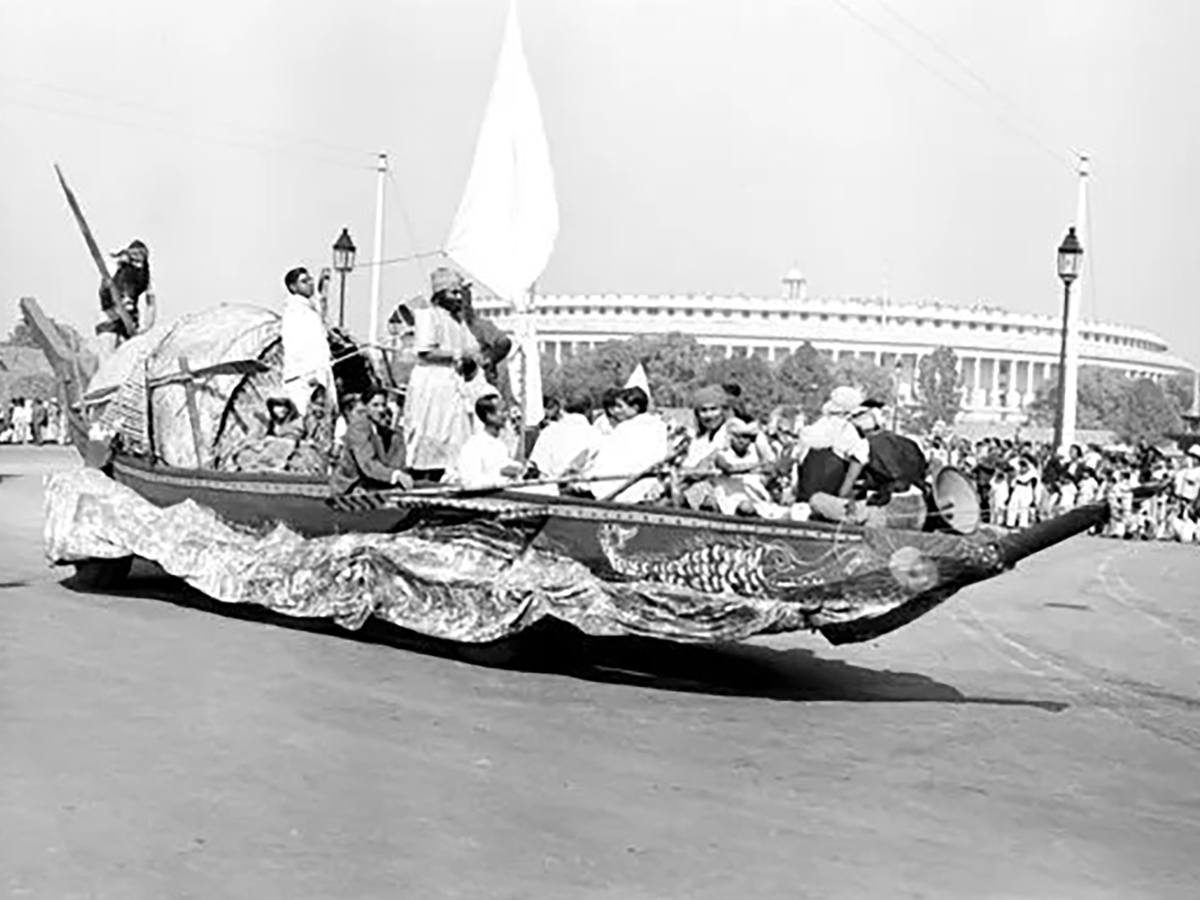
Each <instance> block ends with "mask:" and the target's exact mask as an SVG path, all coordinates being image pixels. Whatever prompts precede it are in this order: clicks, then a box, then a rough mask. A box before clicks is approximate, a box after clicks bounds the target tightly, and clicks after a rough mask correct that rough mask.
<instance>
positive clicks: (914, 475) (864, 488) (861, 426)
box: [851, 400, 928, 515]
mask: <svg viewBox="0 0 1200 900" xmlns="http://www.w3.org/2000/svg"><path fill="white" fill-rule="evenodd" d="M851 422H853V424H854V427H855V428H857V429H858V432H859V434H861V435H862V436H863V437H864V438H866V439H867V444H868V447H869V448H870V455H869V458H868V459H867V463H866V465H865V466H863V468H862V473H861V478H860V480H859V483H858V485H857V487H856V496H858V497H859V498H860V499H862V500H864V501H865V502H866V504H867V506H868V507H879V508H884V509H886V508H887V507H889V506H893V501H895V504H894V508H895V511H896V512H897V514H904V515H909V514H911V511H912V510H913V509H914V504H916V507H915V508H919V509H923V503H924V501H923V499H920V498H923V493H922V488H923V486H924V484H925V476H926V474H927V471H928V463H927V462H926V460H925V454H923V453H922V452H921V448H920V446H918V444H917V442H916V441H914V440H912V439H911V438H906V437H904V436H903V435H899V434H896V433H895V432H894V431H888V430H887V429H886V428H884V416H883V403H882V402H881V401H879V400H867V401H865V402H864V403H863V405H862V407H861V408H860V409H859V410H858V412H856V413H855V414H854V415H853V416H852V417H851Z"/></svg>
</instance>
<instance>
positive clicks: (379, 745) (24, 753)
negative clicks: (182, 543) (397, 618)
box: [0, 448, 1200, 900]
mask: <svg viewBox="0 0 1200 900" xmlns="http://www.w3.org/2000/svg"><path fill="white" fill-rule="evenodd" d="M68 463H69V457H68V456H67V455H65V454H64V453H62V452H60V451H57V450H40V451H39V450H32V449H30V450H20V449H15V448H0V475H5V476H13V477H4V478H3V480H2V481H0V548H2V549H0V896H11V897H45V898H55V900H62V898H70V897H80V898H82V897H89V898H92V897H95V898H114V900H135V898H148V900H149V898H153V900H163V898H175V897H195V898H216V897H221V898H242V897H245V898H256V900H257V898H274V897H279V898H288V900H296V898H338V900H345V898H376V897H379V898H392V897H419V898H435V897H464V898H476V897H478V898H518V897H522V898H523V897H539V898H540V897H546V898H555V900H558V898H574V897H584V898H599V897H603V898H614V900H636V898H660V897H687V898H722V900H727V898H734V897H746V898H751V897H787V898H797V897H821V898H825V897H850V898H866V897H881V898H882V897H886V898H903V897H936V898H941V897H946V898H975V897H987V898H1002V897H1003V898H1018V897H1019V898H1070V900H1082V898H1120V900H1130V898H1173V897H1178V898H1188V900H1194V898H1195V897H1197V896H1200V685H1198V681H1200V679H1198V674H1200V654H1198V650H1200V548H1195V547H1190V548H1189V547H1182V546H1178V545H1152V544H1131V543H1116V542H1105V541H1101V540H1094V539H1076V540H1075V541H1073V542H1070V543H1069V544H1068V545H1064V546H1062V547H1059V548H1055V549H1054V550H1052V551H1050V552H1048V553H1045V554H1043V555H1041V556H1039V557H1037V558H1035V559H1033V560H1029V561H1027V562H1026V564H1025V565H1024V566H1023V567H1022V569H1021V570H1020V571H1019V572H1016V573H1013V574H1012V575H1010V576H1007V577H1006V578H1004V579H1001V580H998V581H993V582H990V583H987V584H984V585H980V586H977V587H975V588H972V589H970V590H968V591H966V592H964V593H963V594H962V595H960V596H959V598H957V599H956V600H954V601H951V603H950V604H948V605H947V606H945V607H943V608H942V609H940V610H938V611H936V612H935V613H933V614H931V615H930V616H928V617H926V618H925V619H922V620H920V621H918V622H916V623H914V624H913V625H911V626H909V627H908V628H906V629H904V630H902V631H900V632H898V633H896V634H894V635H891V636H889V637H888V638H885V639H883V640H881V641H879V642H877V643H875V644H868V645H859V646H852V647H845V648H833V647H830V646H828V645H826V644H825V643H824V642H823V640H822V639H821V638H819V637H817V636H813V635H791V636H786V637H780V638H776V639H770V640H764V641H760V642H756V643H755V644H753V645H742V646H738V647H726V648H715V649H714V648H686V647H682V648H681V647H676V646H673V645H653V644H649V643H645V642H639V641H608V642H598V645H597V644H593V645H592V646H591V647H590V651H591V657H592V660H593V664H592V666H591V667H590V668H588V669H587V670H585V671H583V672H579V673H575V674H562V673H557V674H556V673H547V672H519V671H502V670H497V669H486V668H481V667H477V666H472V665H468V664H466V663H462V662H458V661H454V660H452V659H447V658H444V657H439V656H435V655H431V654H428V653H422V652H419V651H418V650H417V649H415V648H414V647H413V646H412V645H406V644H405V642H404V641H403V640H402V639H401V638H398V637H396V636H395V634H394V633H391V632H387V631H383V630H380V629H374V630H370V631H369V633H368V634H366V635H364V636H360V637H358V638H355V637H350V636H347V635H345V634H344V633H338V632H336V631H333V630H329V629H322V628H319V627H318V628H314V627H313V626H312V625H311V624H308V623H300V624H297V623H291V622H288V621H286V620H279V619H274V618H270V617H264V616H262V615H258V614H256V613H255V612H253V611H252V610H241V609H238V608H234V609H227V608H226V609H218V608H216V607H215V605H214V604H212V603H209V602H206V601H205V599H204V598H202V597H199V596H198V595H196V594H195V593H194V592H191V591H189V590H187V589H186V588H184V587H182V586H181V585H180V584H179V583H177V582H174V581H172V580H170V579H166V578H163V577H161V576H156V575H154V574H153V573H142V574H141V575H140V576H139V577H137V578H136V579H135V580H134V582H133V584H132V586H131V587H130V589H129V590H127V591H125V592H124V593H122V594H119V595H94V594H92V595H89V594H84V593H80V592H77V591H74V590H72V589H71V588H70V586H69V583H68V584H64V583H63V580H64V579H65V577H66V575H67V574H69V573H68V572H64V571H62V570H51V569H48V568H47V567H46V566H45V565H44V563H43V562H42V560H41V555H40V524H41V523H40V499H41V498H40V493H41V482H40V478H39V477H38V473H39V472H40V471H44V470H46V469H48V468H52V467H54V466H55V465H63V464H68Z"/></svg>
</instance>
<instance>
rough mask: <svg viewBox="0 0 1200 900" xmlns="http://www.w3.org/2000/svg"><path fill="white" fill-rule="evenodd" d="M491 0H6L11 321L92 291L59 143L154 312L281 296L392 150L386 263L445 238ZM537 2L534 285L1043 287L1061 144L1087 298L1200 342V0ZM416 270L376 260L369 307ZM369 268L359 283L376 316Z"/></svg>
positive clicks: (1108, 312) (4, 173)
mask: <svg viewBox="0 0 1200 900" xmlns="http://www.w3.org/2000/svg"><path fill="white" fill-rule="evenodd" d="M505 8H506V0H391V2H387V0H342V2H339V3H333V2H329V3H326V2H317V0H309V2H298V0H297V2H289V3H285V2H282V0H238V2H230V0H209V2H205V3H187V4H184V3H179V2H165V0H78V2H65V0H39V2H37V3H31V2H28V0H24V2H17V0H0V303H2V304H3V308H0V327H7V325H8V324H9V322H10V321H11V318H12V315H13V312H12V310H13V308H14V307H15V301H16V300H17V298H18V297H20V296H22V295H26V294H32V295H34V296H37V297H38V298H39V299H40V300H41V301H42V303H43V305H44V306H45V307H46V308H47V310H48V311H49V312H50V313H51V314H52V315H55V316H58V317H60V318H64V319H66V320H68V321H71V322H73V323H75V324H77V325H79V326H83V327H87V328H88V329H89V330H90V326H91V324H93V323H94V321H95V318H96V315H97V311H96V300H95V288H96V277H95V273H94V271H93V269H92V264H91V261H90V260H89V258H88V256H87V253H86V251H85V250H84V246H83V243H82V241H81V240H80V238H79V235H78V233H77V231H76V228H75V225H74V223H73V221H72V220H71V218H70V215H69V213H68V211H67V208H66V205H65V203H64V202H63V200H62V197H61V195H60V193H59V190H58V186H57V183H56V182H55V180H54V177H53V173H52V170H51V167H50V163H51V161H54V160H57V161H58V162H59V163H61V164H62V165H63V167H64V169H65V171H66V173H67V176H68V178H69V180H70V181H71V184H72V186H73V187H74V188H75V190H76V192H77V193H78V195H79V197H80V200H81V202H82V204H83V207H84V211H85V212H86V214H87V215H88V218H89V220H90V222H91V224H92V227H93V228H94V230H95V231H96V233H97V235H98V237H99V239H100V241H101V244H102V246H104V247H105V248H106V249H113V250H115V249H117V248H118V247H119V246H123V245H124V244H125V243H126V242H127V241H128V240H130V239H131V238H133V237H140V238H142V239H143V240H145V241H146V242H147V243H149V245H150V247H151V253H152V264H153V271H154V280H155V284H156V290H157V293H158V295H159V297H160V301H161V303H162V305H163V309H164V313H163V314H164V315H166V316H173V314H176V313H179V312H184V311H194V310H199V309H203V308H204V307H206V306H208V305H210V304H212V303H214V302H217V301H219V300H227V299H238V300H249V301H253V302H257V303H264V304H277V303H278V301H279V299H280V298H281V295H282V293H283V287H282V284H281V278H282V274H283V272H284V271H285V270H286V269H287V268H289V267H290V266H292V265H294V264H297V263H307V264H309V265H312V266H320V265H321V264H323V263H325V262H326V261H327V260H328V254H329V250H328V248H329V246H330V245H331V244H332V242H333V240H334V239H335V238H336V236H337V234H338V232H339V231H340V230H341V228H342V226H344V225H345V226H349V228H350V232H351V234H352V235H353V236H354V238H355V241H356V242H357V244H358V246H359V259H360V260H367V259H369V258H370V256H371V239H372V225H373V216H374V194H375V183H374V174H373V172H372V171H370V167H371V165H372V156H371V154H372V153H373V152H374V151H376V150H381V149H382V150H386V151H387V152H388V153H389V154H390V155H391V158H392V162H393V167H394V179H393V181H392V182H391V183H389V184H388V188H387V193H388V202H387V215H388V228H387V233H386V239H385V248H384V256H385V257H394V256H400V255H407V254H410V253H413V252H415V251H425V250H432V249H436V248H437V247H438V246H439V245H440V244H441V242H442V240H443V239H444V237H445V235H446V232H447V229H448V226H449V222H450V219H451V217H452V216H453V214H454V210H455V207H456V205H457V203H458V199H459V195H460V192H461V190H462V188H463V185H464V183H465V180H466V176H467V172H468V169H469V166H470V161H471V154H472V151H473V146H474V140H475V134H476V131H477V129H478V127H479V123H480V120H481V116H482V111H483V106H484V103H485V101H486V98H487V93H488V89H489V87H490V82H491V77H492V71H493V66H494V63H495V59H496V55H497V53H498V51H499V41H500V38H501V35H502V26H503V20H504V13H505ZM863 19H865V20H867V21H868V22H870V23H872V25H868V24H864V22H863V21H862V20H863ZM521 20H522V26H523V29H524V33H525V49H526V53H527V54H528V57H529V63H530V68H531V71H532V74H533V78H534V80H535V82H536V84H537V86H538V90H539V93H540V97H541V103H542V112H543V117H544V119H545V123H546V130H547V133H548V137H549V142H550V150H551V155H552V158H553V161H554V165H555V170H556V177H557V182H558V193H559V203H560V206H561V218H562V230H561V232H560V236H559V242H558V246H557V249H556V252H555V255H554V258H553V259H552V261H551V264H550V267H549V269H548V270H547V272H546V274H545V276H544V278H543V279H542V280H541V282H540V283H539V289H540V290H542V291H548V292H565V293H577V292H578V293H581V292H593V291H596V292H605V291H616V292H637V293H657V292H689V291H695V292H712V293H739V292H741V293H750V294H772V295H773V294H776V293H777V292H778V291H779V278H780V277H781V275H782V274H783V272H784V271H785V270H786V269H787V268H788V267H789V266H790V265H791V263H792V262H793V261H796V262H798V263H799V265H800V266H801V268H802V269H803V270H804V271H805V273H806V274H807V275H808V278H809V286H810V291H811V292H812V293H813V294H814V295H818V296H835V295H860V296H861V295H878V294H880V293H882V292H883V291H884V289H885V284H886V286H887V289H888V290H889V291H890V293H891V295H892V296H893V297H895V298H897V299H917V298H925V299H933V298H938V299H941V300H944V301H948V302H953V303H963V304H969V303H972V302H976V301H984V302H989V303H995V304H999V305H1002V306H1005V307H1008V308H1010V309H1014V310H1018V311H1029V312H1047V313H1053V314H1057V313H1058V311H1059V309H1060V306H1059V304H1060V302H1061V287H1060V284H1059V282H1058V280H1057V277H1056V275H1055V271H1054V250H1055V248H1056V246H1057V244H1058V241H1059V240H1060V239H1061V237H1062V235H1063V233H1064V231H1065V229H1066V226H1067V225H1068V224H1070V222H1071V220H1072V218H1073V216H1074V210H1075V190H1076V181H1075V178H1074V176H1073V174H1072V172H1071V169H1070V168H1069V165H1068V163H1067V162H1065V161H1064V160H1063V159H1061V158H1059V157H1064V156H1067V155H1068V154H1069V151H1070V148H1072V147H1073V148H1077V149H1083V150H1086V151H1087V152H1088V153H1090V154H1091V156H1092V158H1093V178H1092V187H1091V202H1092V215H1091V218H1092V233H1091V241H1090V244H1089V246H1088V247H1087V250H1088V253H1089V260H1090V262H1091V263H1092V264H1093V270H1092V274H1093V275H1094V277H1093V278H1092V280H1091V281H1090V283H1089V286H1088V288H1087V290H1086V291H1085V295H1084V306H1083V309H1084V313H1085V315H1090V316H1100V317H1102V318H1105V319H1110V320H1116V321H1121V322H1125V323H1128V324H1133V325H1140V326H1144V327H1148V328H1151V329H1153V330H1155V331H1157V332H1158V333H1160V334H1161V335H1163V336H1164V337H1166V338H1167V340H1168V341H1169V343H1171V345H1172V349H1173V350H1174V351H1175V352H1177V353H1179V354H1181V355H1183V356H1185V357H1187V358H1189V359H1192V360H1195V361H1200V303H1197V302H1196V301H1197V299H1200V298H1197V297H1196V295H1195V291H1194V289H1193V287H1192V285H1193V284H1194V283H1195V282H1194V279H1193V278H1192V277H1191V272H1190V270H1189V268H1188V266H1189V263H1190V262H1191V261H1192V260H1193V258H1194V256H1195V253H1194V251H1195V248H1196V247H1197V246H1200V219H1198V218H1197V217H1196V215H1194V214H1193V210H1195V209H1196V208H1197V206H1198V205H1200V203H1198V201H1200V186H1198V184H1197V181H1196V178H1195V177H1194V176H1193V174H1192V171H1191V169H1190V168H1189V165H1188V164H1189V163H1191V162H1192V161H1193V160H1195V159H1197V158H1200V116H1197V115H1196V113H1195V109H1194V100H1193V97H1194V95H1195V94H1196V91H1197V88H1200V56H1198V55H1197V52H1196V48H1197V47H1200V4H1198V3H1194V2H1189V0H1140V2H1134V0H1006V2H1004V3H996V2H983V0H522V2H521ZM906 24H912V25H915V26H916V27H917V28H918V29H919V30H920V32H921V33H922V34H924V35H928V36H930V37H932V38H933V40H934V41H936V43H937V44H938V45H940V46H941V47H944V48H946V49H947V50H948V51H950V52H951V53H952V54H953V56H954V57H955V58H957V59H959V60H962V61H965V62H966V63H967V64H968V65H969V67H970V72H971V73H974V74H976V75H978V76H980V77H982V79H983V80H984V82H985V83H986V87H985V86H984V85H981V84H980V83H979V82H978V81H976V80H975V79H974V78H973V77H972V74H970V73H969V72H967V71H964V70H963V69H961V68H958V67H956V65H955V64H954V62H952V61H951V60H950V59H948V58H947V57H945V56H942V55H940V54H939V53H938V51H937V50H936V49H935V47H934V46H933V45H932V44H931V43H929V42H928V41H926V40H925V39H924V38H923V37H922V36H920V34H918V33H916V32H913V31H911V30H909V29H907V28H906V27H905V25H906ZM880 32H882V33H883V34H881V33H880ZM894 42H899V43H901V44H902V45H903V46H904V47H906V48H907V51H906V50H904V49H901V48H899V47H897V46H896V44H895V43H894ZM914 55H915V56H916V57H918V58H919V59H920V60H921V61H918V60H917V59H914ZM931 68H932V69H933V70H935V71H934V72H931V71H930V69H931ZM935 72H936V73H937V74H935ZM1011 123H1020V127H1021V129H1023V130H1026V131H1028V130H1032V131H1035V132H1036V133H1037V134H1038V137H1037V139H1036V140H1035V139H1031V138H1029V137H1027V136H1025V135H1024V134H1023V133H1019V132H1018V130H1017V127H1016V126H1015V125H1013V124H1011ZM322 143H324V144H330V145H336V146H337V147H345V148H350V149H351V150H352V151H353V152H349V153H347V152H343V151H341V150H339V149H328V148H325V147H322V146H320V144H322ZM1056 154H1057V156H1056ZM328 159H332V160H335V161H337V164H331V163H330V162H328V161H324V160H328ZM347 163H349V164H351V165H346V164H347ZM354 165H357V166H359V167H358V168H355V167H354ZM427 267H428V266H426V268H427ZM423 274H424V270H423V269H422V267H421V266H419V265H417V264H409V265H403V266H389V267H387V268H386V269H385V274H384V291H383V294H384V301H385V303H387V302H391V301H394V300H396V299H398V298H400V297H402V296H405V295H408V294H411V293H412V292H414V291H415V290H417V289H418V287H419V285H420V283H421V279H422V278H423ZM369 286H370V274H369V272H368V271H366V270H361V271H358V272H356V273H354V274H353V275H352V276H351V280H350V283H349V286H348V297H349V305H350V307H351V309H352V314H351V317H350V324H351V326H352V327H354V328H356V329H357V330H359V331H362V330H365V325H366V320H367V311H366V305H367V299H368V296H369Z"/></svg>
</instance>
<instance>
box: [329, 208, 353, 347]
mask: <svg viewBox="0 0 1200 900" xmlns="http://www.w3.org/2000/svg"><path fill="white" fill-rule="evenodd" d="M357 251H358V248H357V247H355V246H354V241H352V240H351V239H350V231H349V230H348V229H346V228H343V229H342V233H341V234H339V235H338V239H337V240H336V241H334V242H333V267H334V269H336V270H337V273H338V274H339V275H340V276H341V289H340V294H339V301H338V328H345V327H346V276H347V275H349V274H350V270H351V269H353V268H354V254H355V253H356V252H357Z"/></svg>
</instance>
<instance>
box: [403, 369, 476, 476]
mask: <svg viewBox="0 0 1200 900" xmlns="http://www.w3.org/2000/svg"><path fill="white" fill-rule="evenodd" d="M495 392H496V391H495V388H493V387H492V386H491V385H490V384H488V383H487V381H486V379H484V378H483V376H482V375H478V374H477V375H476V376H475V377H474V378H473V379H472V380H471V381H464V380H463V377H462V376H461V375H459V374H458V372H457V371H456V370H455V369H454V367H453V366H450V365H438V364H430V363H418V364H417V365H416V366H415V367H414V368H413V370H412V374H411V375H410V376H409V379H408V392H407V394H406V395H405V398H404V438H405V449H406V451H407V452H406V454H405V457H406V460H405V461H406V463H407V465H408V467H409V468H410V469H450V468H453V467H454V465H455V464H456V463H457V461H458V453H459V451H460V450H461V449H462V447H463V444H465V443H466V442H467V438H469V437H470V436H471V435H472V434H474V433H475V429H476V427H477V424H478V423H477V422H476V418H475V401H476V400H478V399H479V398H480V397H482V396H484V395H485V394H493V393H495Z"/></svg>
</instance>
